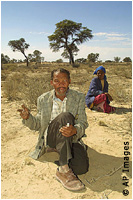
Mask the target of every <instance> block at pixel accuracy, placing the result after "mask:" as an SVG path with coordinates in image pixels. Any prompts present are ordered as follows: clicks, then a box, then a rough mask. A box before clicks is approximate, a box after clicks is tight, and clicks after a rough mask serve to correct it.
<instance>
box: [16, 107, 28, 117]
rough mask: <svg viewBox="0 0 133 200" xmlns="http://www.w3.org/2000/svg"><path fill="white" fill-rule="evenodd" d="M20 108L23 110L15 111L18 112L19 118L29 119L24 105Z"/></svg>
mask: <svg viewBox="0 0 133 200" xmlns="http://www.w3.org/2000/svg"><path fill="white" fill-rule="evenodd" d="M22 108H23V109H18V110H17V111H18V112H20V116H21V117H22V118H23V119H28V118H29V115H30V112H29V109H28V108H26V107H25V106H24V105H22Z"/></svg>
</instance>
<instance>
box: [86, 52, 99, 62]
mask: <svg viewBox="0 0 133 200" xmlns="http://www.w3.org/2000/svg"><path fill="white" fill-rule="evenodd" d="M98 57H99V53H96V54H94V53H90V54H89V55H88V57H87V59H88V61H89V62H94V63H95V62H96V61H97V60H98Z"/></svg>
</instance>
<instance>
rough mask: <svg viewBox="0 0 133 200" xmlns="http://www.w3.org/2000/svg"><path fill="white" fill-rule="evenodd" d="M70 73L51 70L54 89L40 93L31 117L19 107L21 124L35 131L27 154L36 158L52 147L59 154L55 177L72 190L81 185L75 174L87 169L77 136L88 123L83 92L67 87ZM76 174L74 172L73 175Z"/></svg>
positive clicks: (77, 188)
mask: <svg viewBox="0 0 133 200" xmlns="http://www.w3.org/2000/svg"><path fill="white" fill-rule="evenodd" d="M70 83H71V79H70V73H69V71H67V70H65V69H57V70H53V71H52V73H51V85H52V86H53V88H54V90H52V91H49V92H47V93H44V94H42V95H41V96H40V97H39V98H38V100H37V110H38V114H37V115H36V116H35V117H34V116H33V115H32V114H31V113H30V112H29V110H28V108H26V107H25V106H24V105H22V108H23V109H19V110H18V111H19V112H20V115H21V117H22V118H23V123H24V124H25V125H26V126H27V127H29V128H30V129H31V130H35V131H39V133H40V134H39V138H38V143H37V146H36V149H35V151H34V152H33V153H32V154H31V157H32V158H34V159H38V158H39V157H40V156H41V155H43V154H44V153H45V152H46V151H49V149H50V150H51V148H52V149H53V151H57V152H58V153H59V167H58V169H57V172H56V178H57V180H59V181H60V182H61V183H62V185H63V186H64V187H65V188H66V189H68V190H72V191H78V190H81V189H83V188H84V184H83V183H82V182H81V181H80V180H79V179H78V177H77V176H76V175H79V174H84V173H86V172H87V171H88V166H89V164H88V157H87V152H86V148H85V147H86V146H85V145H84V143H83V141H82V140H81V138H82V137H83V136H84V135H85V129H86V128H87V126H88V123H87V117H86V113H85V96H84V94H82V93H80V92H78V91H75V90H72V89H69V84H70ZM75 174H76V175H75Z"/></svg>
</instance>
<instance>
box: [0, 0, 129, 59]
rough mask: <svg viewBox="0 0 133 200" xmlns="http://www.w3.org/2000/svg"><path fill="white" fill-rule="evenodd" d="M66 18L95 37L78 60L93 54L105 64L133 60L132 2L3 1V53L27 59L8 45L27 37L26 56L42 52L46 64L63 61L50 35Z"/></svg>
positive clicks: (82, 49)
mask: <svg viewBox="0 0 133 200" xmlns="http://www.w3.org/2000/svg"><path fill="white" fill-rule="evenodd" d="M64 19H68V20H72V21H74V22H77V23H82V26H84V27H87V28H89V29H90V30H92V34H93V36H94V37H93V38H92V39H91V40H89V41H87V42H85V43H83V44H82V45H78V48H79V49H80V51H79V52H78V55H77V56H75V59H78V58H87V56H88V54H90V53H99V55H100V56H99V59H100V60H102V61H105V60H114V57H117V56H118V57H120V58H121V60H123V58H125V57H130V58H131V59H132V1H1V53H4V55H8V56H9V57H10V58H11V59H12V58H15V59H22V60H23V59H25V58H24V56H23V54H22V53H19V52H13V51H12V50H11V48H10V47H9V46H8V42H9V41H10V40H18V39H20V38H24V39H25V40H26V43H28V44H29V45H30V46H29V49H28V50H27V51H26V54H29V53H33V51H34V50H39V51H41V52H42V56H43V57H44V58H45V61H55V60H57V59H60V58H61V59H63V58H62V57H61V53H62V51H63V50H62V51H59V52H58V53H54V52H52V50H51V49H50V47H49V41H48V36H49V35H51V34H53V33H54V31H55V28H56V26H55V24H56V23H59V22H60V21H63V20H64ZM63 60H64V61H68V60H65V59H63Z"/></svg>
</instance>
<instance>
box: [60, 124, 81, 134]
mask: <svg viewBox="0 0 133 200" xmlns="http://www.w3.org/2000/svg"><path fill="white" fill-rule="evenodd" d="M59 131H60V132H61V133H62V135H63V136H65V137H71V136H72V135H75V134H76V133H77V129H76V128H75V127H74V126H72V125H69V127H68V126H63V127H62V128H60V130H59Z"/></svg>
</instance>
